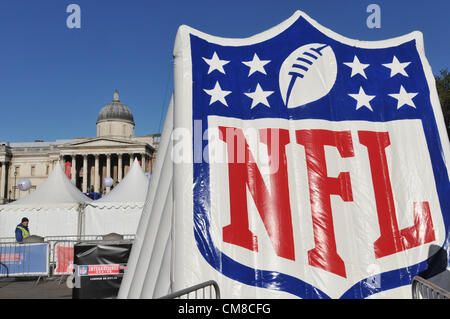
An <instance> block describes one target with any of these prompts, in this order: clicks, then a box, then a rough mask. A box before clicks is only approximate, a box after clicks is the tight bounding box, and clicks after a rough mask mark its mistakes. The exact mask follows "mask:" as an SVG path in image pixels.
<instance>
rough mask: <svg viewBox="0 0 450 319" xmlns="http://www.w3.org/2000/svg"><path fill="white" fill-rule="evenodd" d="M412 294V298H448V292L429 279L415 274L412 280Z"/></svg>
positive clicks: (449, 296)
mask: <svg viewBox="0 0 450 319" xmlns="http://www.w3.org/2000/svg"><path fill="white" fill-rule="evenodd" d="M412 296H413V299H450V292H448V291H446V290H444V289H442V288H441V287H438V286H436V285H435V284H433V283H432V282H430V281H429V280H426V279H424V278H422V277H420V276H415V277H414V278H413V281H412Z"/></svg>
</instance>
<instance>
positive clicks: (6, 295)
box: [0, 278, 72, 299]
mask: <svg viewBox="0 0 450 319" xmlns="http://www.w3.org/2000/svg"><path fill="white" fill-rule="evenodd" d="M0 299H72V289H69V288H68V287H67V286H66V281H65V280H62V281H61V282H60V281H59V279H46V278H41V279H40V280H39V281H37V278H28V279H25V278H21V279H14V278H1V279H0Z"/></svg>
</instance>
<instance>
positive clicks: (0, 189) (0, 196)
mask: <svg viewBox="0 0 450 319" xmlns="http://www.w3.org/2000/svg"><path fill="white" fill-rule="evenodd" d="M1 164H2V177H1V181H0V201H1V202H2V203H5V199H6V197H5V193H6V189H5V187H6V162H2V163H1Z"/></svg>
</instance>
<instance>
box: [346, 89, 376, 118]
mask: <svg viewBox="0 0 450 319" xmlns="http://www.w3.org/2000/svg"><path fill="white" fill-rule="evenodd" d="M349 95H350V96H351V97H352V98H354V99H355V100H356V101H358V103H357V104H356V109H359V108H360V107H363V106H365V107H367V108H368V109H369V110H371V111H372V112H373V109H372V107H371V106H370V103H369V102H370V101H372V99H374V98H375V95H367V94H366V92H364V90H363V88H362V86H360V87H359V92H358V94H349Z"/></svg>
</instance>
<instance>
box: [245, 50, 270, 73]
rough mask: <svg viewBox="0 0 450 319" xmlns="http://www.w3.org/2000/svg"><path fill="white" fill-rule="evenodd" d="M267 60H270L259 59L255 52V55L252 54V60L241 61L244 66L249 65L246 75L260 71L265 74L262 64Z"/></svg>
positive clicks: (267, 61)
mask: <svg viewBox="0 0 450 319" xmlns="http://www.w3.org/2000/svg"><path fill="white" fill-rule="evenodd" d="M269 62H270V60H260V59H259V57H258V55H257V54H256V53H255V55H254V56H253V60H251V61H245V62H242V63H244V64H245V65H246V66H248V67H250V71H249V73H248V76H250V75H252V74H253V73H255V72H261V73H263V74H267V73H266V70H264V66H265V65H266V64H267V63H269Z"/></svg>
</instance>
